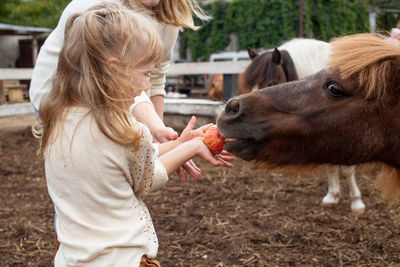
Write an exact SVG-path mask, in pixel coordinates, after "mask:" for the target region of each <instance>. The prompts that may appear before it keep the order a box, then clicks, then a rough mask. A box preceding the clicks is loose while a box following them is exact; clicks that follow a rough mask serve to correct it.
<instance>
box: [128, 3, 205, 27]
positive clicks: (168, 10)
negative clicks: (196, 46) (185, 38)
mask: <svg viewBox="0 0 400 267" xmlns="http://www.w3.org/2000/svg"><path fill="white" fill-rule="evenodd" d="M123 2H124V3H125V4H126V5H128V6H129V7H130V8H132V9H133V10H146V9H147V8H146V7H145V6H144V5H143V4H142V3H141V1H140V0H124V1H123ZM147 11H148V12H149V13H152V15H153V16H154V17H155V18H156V19H157V21H158V22H160V23H163V24H170V25H174V26H178V27H182V28H189V29H192V30H196V29H198V28H199V27H198V26H196V25H195V24H194V21H193V14H194V15H196V16H197V17H198V18H199V19H201V20H208V19H210V17H209V16H208V15H207V14H206V13H205V12H204V10H203V9H202V8H201V7H200V6H199V4H198V3H197V1H196V0H160V3H159V4H158V5H157V6H155V7H153V8H152V9H151V10H150V11H149V10H148V9H147Z"/></svg>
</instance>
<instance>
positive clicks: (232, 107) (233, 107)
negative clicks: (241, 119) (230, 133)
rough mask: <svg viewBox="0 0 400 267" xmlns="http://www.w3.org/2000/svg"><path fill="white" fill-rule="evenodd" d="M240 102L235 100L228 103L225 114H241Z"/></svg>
mask: <svg viewBox="0 0 400 267" xmlns="http://www.w3.org/2000/svg"><path fill="white" fill-rule="evenodd" d="M239 109H240V102H239V100H238V99H236V98H234V99H231V100H229V101H228V103H226V106H225V113H226V114H230V115H235V114H237V113H239Z"/></svg>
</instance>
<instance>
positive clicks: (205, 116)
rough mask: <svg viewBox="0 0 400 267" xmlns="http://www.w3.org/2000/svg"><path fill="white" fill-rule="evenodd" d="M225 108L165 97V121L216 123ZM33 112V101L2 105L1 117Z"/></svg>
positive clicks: (180, 127)
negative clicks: (195, 119) (192, 118)
mask: <svg viewBox="0 0 400 267" xmlns="http://www.w3.org/2000/svg"><path fill="white" fill-rule="evenodd" d="M223 108H224V104H223V103H222V102H218V101H211V100H203V99H165V102H164V111H165V112H164V123H165V125H167V126H169V127H171V128H173V129H175V130H176V131H178V132H180V131H182V130H183V129H184V128H185V127H186V125H187V123H188V122H189V120H190V118H191V117H192V116H196V118H197V122H196V127H199V126H202V125H205V124H207V123H215V122H216V118H217V115H218V114H219V113H220V112H221V111H222V109H223ZM25 114H33V108H32V105H31V103H19V104H5V105H0V118H1V117H9V116H15V115H25Z"/></svg>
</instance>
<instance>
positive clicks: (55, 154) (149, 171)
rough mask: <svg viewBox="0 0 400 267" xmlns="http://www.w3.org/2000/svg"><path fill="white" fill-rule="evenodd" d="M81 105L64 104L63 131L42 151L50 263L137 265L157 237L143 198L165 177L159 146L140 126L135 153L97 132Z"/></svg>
mask: <svg viewBox="0 0 400 267" xmlns="http://www.w3.org/2000/svg"><path fill="white" fill-rule="evenodd" d="M87 112H88V109H86V108H82V107H80V108H78V107H74V108H70V109H69V111H68V112H67V113H66V114H67V115H66V119H65V121H64V123H63V125H62V127H63V130H62V131H60V132H59V133H61V134H60V135H59V136H58V138H57V139H56V141H55V142H54V143H51V145H50V146H49V148H48V149H47V150H46V151H45V171H46V180H47V186H48V191H49V195H50V197H51V199H52V201H53V204H54V207H55V210H56V212H57V215H58V217H57V225H56V227H57V237H58V240H59V242H60V243H61V245H60V248H59V250H58V252H57V255H56V257H55V266H56V267H59V266H96V267H97V266H102V267H103V266H139V263H140V259H141V257H142V255H144V254H146V255H148V256H149V257H150V258H153V257H155V256H156V254H157V250H158V240H157V236H156V233H155V230H154V226H153V223H152V220H151V217H150V214H149V212H148V210H147V208H146V205H145V204H144V202H143V200H142V199H143V196H145V195H146V193H147V192H149V190H150V189H156V188H158V187H160V186H162V185H164V184H165V183H166V182H167V180H168V176H167V173H166V170H165V168H164V166H163V165H162V163H161V162H160V161H159V160H158V159H157V156H158V146H156V145H153V144H152V137H151V134H150V131H149V130H148V129H147V127H145V126H144V125H143V124H140V123H137V125H138V127H139V128H141V130H142V133H143V134H142V135H143V137H142V139H141V143H140V148H139V150H138V151H135V152H133V153H132V147H127V146H122V145H119V144H117V143H115V142H113V141H111V140H110V139H109V138H107V137H106V136H105V135H103V134H102V133H101V131H100V130H99V128H98V126H97V124H96V123H95V121H94V119H93V117H92V116H90V115H88V116H85V115H86V114H87Z"/></svg>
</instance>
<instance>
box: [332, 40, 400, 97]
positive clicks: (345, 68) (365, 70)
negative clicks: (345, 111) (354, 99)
mask: <svg viewBox="0 0 400 267" xmlns="http://www.w3.org/2000/svg"><path fill="white" fill-rule="evenodd" d="M331 45H332V55H331V57H330V59H329V61H328V64H327V65H328V67H330V68H332V69H337V70H339V72H340V75H341V78H343V79H349V78H352V79H356V80H358V83H359V85H360V87H361V88H364V90H365V93H366V97H367V98H382V97H384V96H386V95H388V94H391V93H392V92H395V91H397V92H398V91H399V89H400V83H399V82H400V46H396V45H394V44H391V43H389V42H386V41H384V38H383V36H378V35H374V34H368V33H363V34H356V35H350V36H345V37H340V38H337V39H334V40H333V41H332V42H331Z"/></svg>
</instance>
